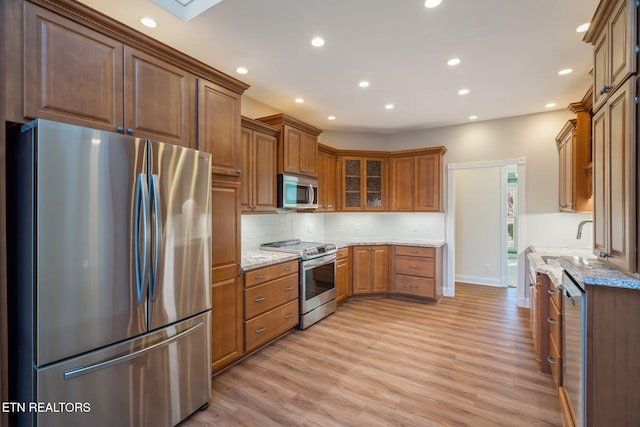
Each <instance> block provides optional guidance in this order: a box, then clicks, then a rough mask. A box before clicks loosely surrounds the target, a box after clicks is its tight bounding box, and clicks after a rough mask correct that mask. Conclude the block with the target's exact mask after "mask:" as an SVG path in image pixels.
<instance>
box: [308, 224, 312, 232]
mask: <svg viewBox="0 0 640 427" xmlns="http://www.w3.org/2000/svg"><path fill="white" fill-rule="evenodd" d="M307 232H309V233H313V224H311V223H309V224H307Z"/></svg>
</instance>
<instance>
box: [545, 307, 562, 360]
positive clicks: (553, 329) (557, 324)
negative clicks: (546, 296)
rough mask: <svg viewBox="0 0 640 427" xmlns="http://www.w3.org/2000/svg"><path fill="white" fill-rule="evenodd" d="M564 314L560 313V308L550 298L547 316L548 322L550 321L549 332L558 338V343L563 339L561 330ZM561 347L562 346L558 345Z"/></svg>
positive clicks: (555, 338)
mask: <svg viewBox="0 0 640 427" xmlns="http://www.w3.org/2000/svg"><path fill="white" fill-rule="evenodd" d="M561 322H562V314H560V310H558V307H557V306H556V304H555V303H554V302H553V300H549V317H548V318H547V323H549V334H550V335H551V336H552V337H553V339H554V340H556V343H560V342H562V341H560V339H561V336H560V334H561V330H562V323H561ZM558 349H560V347H558Z"/></svg>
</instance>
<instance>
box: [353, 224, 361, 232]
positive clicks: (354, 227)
mask: <svg viewBox="0 0 640 427" xmlns="http://www.w3.org/2000/svg"><path fill="white" fill-rule="evenodd" d="M353 229H354V230H355V231H358V230H360V223H359V222H356V223H355V224H353Z"/></svg>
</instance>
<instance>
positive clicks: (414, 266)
mask: <svg viewBox="0 0 640 427" xmlns="http://www.w3.org/2000/svg"><path fill="white" fill-rule="evenodd" d="M409 268H418V266H417V265H410V266H409Z"/></svg>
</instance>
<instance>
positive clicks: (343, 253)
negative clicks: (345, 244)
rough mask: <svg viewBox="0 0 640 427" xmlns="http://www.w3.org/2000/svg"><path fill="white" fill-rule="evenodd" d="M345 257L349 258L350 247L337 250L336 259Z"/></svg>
mask: <svg viewBox="0 0 640 427" xmlns="http://www.w3.org/2000/svg"><path fill="white" fill-rule="evenodd" d="M345 258H349V248H342V249H338V252H336V259H345Z"/></svg>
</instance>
